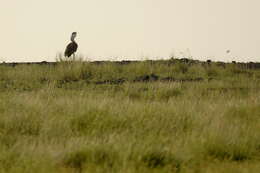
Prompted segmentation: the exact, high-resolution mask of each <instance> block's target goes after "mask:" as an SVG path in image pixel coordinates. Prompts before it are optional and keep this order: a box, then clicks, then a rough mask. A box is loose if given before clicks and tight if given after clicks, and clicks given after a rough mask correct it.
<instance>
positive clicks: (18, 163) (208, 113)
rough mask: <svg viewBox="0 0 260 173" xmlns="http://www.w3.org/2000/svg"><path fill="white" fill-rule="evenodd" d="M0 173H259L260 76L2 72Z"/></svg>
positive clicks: (234, 71)
mask: <svg viewBox="0 0 260 173" xmlns="http://www.w3.org/2000/svg"><path fill="white" fill-rule="evenodd" d="M145 76H146V77H147V76H148V79H147V80H144V77H145ZM152 76H156V78H155V77H152ZM137 79H138V80H137ZM140 79H141V80H140ZM197 79H199V80H197ZM142 80H143V82H142ZM137 81H139V82H137ZM0 172H4V173H6V172H26V173H30V172H39V173H40V172H44V173H45V172H50V173H51V172H65V173H70V172H80V173H83V172H91V173H92V172H120V173H121V172H123V173H132V172H140V173H141V172H142V173H145V172H147V173H148V172H149V173H150V172H152V173H156V172H176V173H188V172H194V173H197V172H207V173H225V172H245V173H247V172H250V173H251V172H252V173H253V172H256V173H258V172H260V71H259V70H250V69H246V68H241V67H239V66H237V65H234V64H226V67H225V68H223V67H221V66H218V65H217V64H215V63H212V64H211V65H205V64H202V63H194V64H187V63H181V62H179V61H177V60H169V61H144V62H134V63H130V64H124V65H120V64H117V63H113V62H105V63H103V64H95V63H83V62H80V61H76V62H60V63H58V64H57V65H17V66H15V67H10V66H3V65H2V66H0Z"/></svg>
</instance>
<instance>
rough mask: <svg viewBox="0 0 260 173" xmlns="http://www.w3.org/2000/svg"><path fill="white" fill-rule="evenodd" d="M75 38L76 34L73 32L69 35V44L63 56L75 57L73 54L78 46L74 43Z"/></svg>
mask: <svg viewBox="0 0 260 173" xmlns="http://www.w3.org/2000/svg"><path fill="white" fill-rule="evenodd" d="M76 36H77V32H73V33H72V34H71V37H70V40H71V42H70V43H69V44H68V45H67V47H66V50H65V53H64V56H65V57H70V56H71V55H72V54H73V56H75V52H76V51H77V49H78V44H77V43H76V42H75V38H76Z"/></svg>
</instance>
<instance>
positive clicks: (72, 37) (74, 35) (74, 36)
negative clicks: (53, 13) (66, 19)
mask: <svg viewBox="0 0 260 173" xmlns="http://www.w3.org/2000/svg"><path fill="white" fill-rule="evenodd" d="M76 36H77V32H73V33H72V34H71V38H70V40H71V41H74V39H75V38H76Z"/></svg>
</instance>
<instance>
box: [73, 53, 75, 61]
mask: <svg viewBox="0 0 260 173" xmlns="http://www.w3.org/2000/svg"><path fill="white" fill-rule="evenodd" d="M73 61H75V53H73Z"/></svg>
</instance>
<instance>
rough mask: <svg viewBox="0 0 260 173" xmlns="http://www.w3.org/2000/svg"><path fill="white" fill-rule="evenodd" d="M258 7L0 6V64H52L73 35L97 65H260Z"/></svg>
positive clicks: (187, 0) (36, 2) (165, 0)
mask: <svg viewBox="0 0 260 173" xmlns="http://www.w3.org/2000/svg"><path fill="white" fill-rule="evenodd" d="M259 8H260V0H0V22H1V23H0V31H1V32H0V34H1V39H0V62H2V61H6V62H8V61H9V62H10V61H12V62H17V61H54V60H55V57H56V54H57V53H59V52H62V53H63V52H64V49H65V47H66V45H67V44H68V43H69V41H70V40H69V39H70V35H71V33H72V32H74V31H76V32H77V33H78V36H77V38H76V41H77V43H78V45H79V48H78V52H77V55H83V56H84V57H88V58H89V59H91V60H107V59H112V60H123V59H149V58H150V59H154V58H169V57H170V56H171V55H175V56H178V57H181V56H192V57H193V59H200V60H205V59H212V60H215V61H218V60H221V61H231V60H236V61H260V34H259V32H260V20H259V17H260V10H259ZM227 50H231V52H230V53H229V54H227V53H226V51H227ZM181 52H183V53H181Z"/></svg>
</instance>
